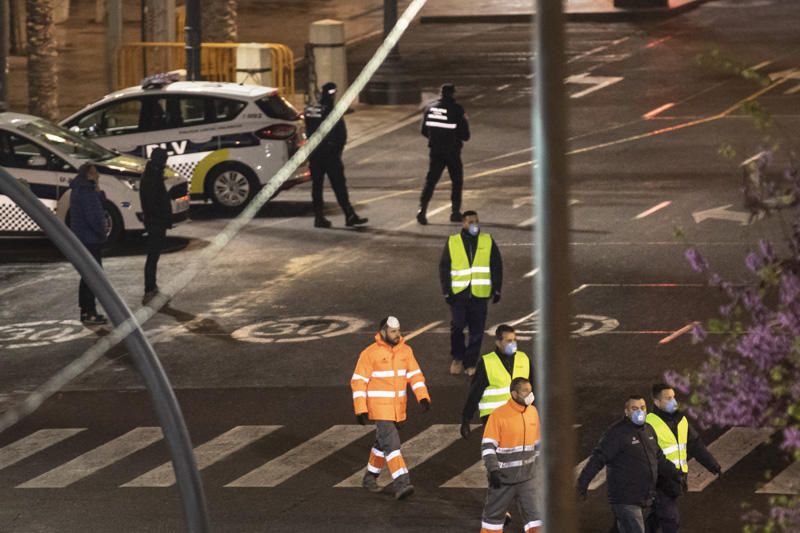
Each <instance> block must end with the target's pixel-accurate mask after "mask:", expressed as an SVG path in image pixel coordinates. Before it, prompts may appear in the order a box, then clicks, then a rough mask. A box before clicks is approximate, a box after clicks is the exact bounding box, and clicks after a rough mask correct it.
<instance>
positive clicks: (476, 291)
mask: <svg viewBox="0 0 800 533" xmlns="http://www.w3.org/2000/svg"><path fill="white" fill-rule="evenodd" d="M447 247H448V249H449V250H450V290H452V291H453V294H458V293H460V292H462V291H463V290H464V289H466V288H467V287H471V290H472V295H473V296H475V297H476V298H488V297H489V296H491V295H492V269H491V256H492V236H491V235H489V234H488V233H479V234H478V246H477V249H476V250H475V257H473V258H472V264H470V263H469V258H468V257H467V250H466V248H465V247H464V240H463V239H462V238H461V234H456V235H450V239H449V240H448V241H447Z"/></svg>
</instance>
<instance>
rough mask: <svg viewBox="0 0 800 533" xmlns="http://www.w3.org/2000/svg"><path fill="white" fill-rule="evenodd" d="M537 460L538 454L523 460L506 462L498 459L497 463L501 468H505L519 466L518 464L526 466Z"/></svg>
mask: <svg viewBox="0 0 800 533" xmlns="http://www.w3.org/2000/svg"><path fill="white" fill-rule="evenodd" d="M535 462H536V456H533V457H528V458H527V459H523V460H521V461H509V462H507V463H504V462H502V461H498V462H497V465H498V466H499V467H500V469H503V468H517V467H518V466H525V465H529V464H531V463H535Z"/></svg>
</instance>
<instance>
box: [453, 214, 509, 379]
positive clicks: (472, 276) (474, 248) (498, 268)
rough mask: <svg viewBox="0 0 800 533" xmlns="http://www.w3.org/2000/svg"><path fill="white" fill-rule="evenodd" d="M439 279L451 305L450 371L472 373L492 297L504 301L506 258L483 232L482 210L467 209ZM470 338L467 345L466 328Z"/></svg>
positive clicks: (497, 300)
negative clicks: (503, 257) (503, 287)
mask: <svg viewBox="0 0 800 533" xmlns="http://www.w3.org/2000/svg"><path fill="white" fill-rule="evenodd" d="M439 281H440V283H441V286H442V293H444V299H445V301H446V302H447V303H448V304H449V305H450V312H451V315H452V320H451V322H450V354H451V355H452V357H453V361H452V362H451V363H450V373H451V374H453V375H458V374H461V373H462V372H465V371H466V373H467V375H469V376H472V375H474V374H475V365H476V364H477V362H478V355H479V354H480V350H481V342H482V341H483V330H484V328H485V327H486V314H487V308H488V301H489V298H491V299H492V301H493V302H494V303H497V302H499V301H500V290H501V289H502V285H503V259H502V257H501V256H500V250H499V248H498V247H497V244H496V243H495V242H494V240H493V239H492V236H491V235H489V234H488V233H483V232H481V228H480V222H479V221H478V213H476V212H475V211H465V212H464V215H463V221H462V228H461V233H457V234H455V235H451V236H450V238H449V239H448V240H447V244H446V245H445V247H444V251H443V252H442V259H441V261H440V262H439ZM467 327H468V328H469V341H468V342H467V345H466V346H464V328H467Z"/></svg>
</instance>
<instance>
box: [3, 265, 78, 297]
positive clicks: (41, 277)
mask: <svg viewBox="0 0 800 533" xmlns="http://www.w3.org/2000/svg"><path fill="white" fill-rule="evenodd" d="M70 272H74V269H72V268H66V267H61V268H56V269H53V270H50V271H47V272H43V273H39V274H38V275H36V276H35V277H33V278H29V279H25V280H21V281H18V282H17V283H13V284H11V285H9V286H7V287H3V288H2V289H0V296H5V295H6V294H9V293H11V292H14V291H16V290H19V289H22V288H25V287H28V286H29V285H36V284H42V285H43V286H49V284H50V283H52V282H53V281H54V280H55V279H58V278H65V277H67V276H68V275H69V274H70Z"/></svg>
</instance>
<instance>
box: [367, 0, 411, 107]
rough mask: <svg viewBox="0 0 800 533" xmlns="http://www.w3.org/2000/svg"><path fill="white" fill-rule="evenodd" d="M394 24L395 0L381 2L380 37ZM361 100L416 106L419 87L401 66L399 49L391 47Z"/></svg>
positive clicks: (377, 103) (369, 102) (382, 103)
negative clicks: (381, 20)
mask: <svg viewBox="0 0 800 533" xmlns="http://www.w3.org/2000/svg"><path fill="white" fill-rule="evenodd" d="M395 24H397V0H383V38H384V39H386V36H387V35H389V32H390V31H391V30H392V28H394V25H395ZM361 101H362V102H364V103H366V104H374V105H395V104H418V103H419V101H420V92H419V87H418V86H417V82H416V79H415V78H414V77H413V76H412V75H411V74H410V73H409V72H408V70H407V69H406V68H405V65H403V61H402V58H401V56H400V46H399V45H398V46H395V47H394V48H392V51H391V52H390V53H389V56H388V57H387V58H386V61H384V62H383V64H382V65H381V66H380V68H379V69H378V70H377V71H376V72H375V75H374V76H373V77H372V79H371V80H370V82H369V83H367V86H366V87H365V88H364V91H363V92H362V93H361Z"/></svg>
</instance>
